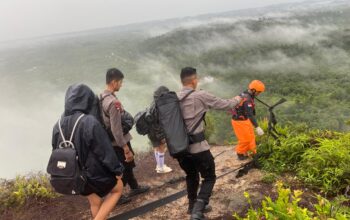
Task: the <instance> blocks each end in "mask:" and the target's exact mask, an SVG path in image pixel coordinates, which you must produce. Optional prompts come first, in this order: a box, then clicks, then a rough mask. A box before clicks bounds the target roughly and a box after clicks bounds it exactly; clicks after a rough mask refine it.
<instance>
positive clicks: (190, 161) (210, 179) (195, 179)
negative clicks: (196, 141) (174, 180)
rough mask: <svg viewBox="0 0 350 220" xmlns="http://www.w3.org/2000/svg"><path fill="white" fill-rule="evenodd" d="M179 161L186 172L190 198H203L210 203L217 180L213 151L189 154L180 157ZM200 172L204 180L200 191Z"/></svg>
mask: <svg viewBox="0 0 350 220" xmlns="http://www.w3.org/2000/svg"><path fill="white" fill-rule="evenodd" d="M178 161H179V164H180V166H181V168H182V169H183V170H184V171H185V173H186V184H187V197H188V199H189V200H195V199H202V200H204V202H206V203H207V204H208V203H209V198H210V196H211V194H212V191H213V188H214V185H215V181H216V175H215V162H214V157H213V155H212V154H211V152H210V151H209V150H207V151H203V152H200V153H197V154H189V155H186V156H183V157H182V158H178ZM199 174H200V175H201V177H202V178H203V181H202V185H201V188H200V191H199V193H198V188H199ZM197 193H198V194H197Z"/></svg>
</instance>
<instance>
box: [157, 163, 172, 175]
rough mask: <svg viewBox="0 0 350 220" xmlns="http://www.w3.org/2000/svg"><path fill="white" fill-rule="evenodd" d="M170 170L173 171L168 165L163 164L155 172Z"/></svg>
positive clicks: (167, 171)
mask: <svg viewBox="0 0 350 220" xmlns="http://www.w3.org/2000/svg"><path fill="white" fill-rule="evenodd" d="M171 171H173V169H171V168H170V167H168V166H167V165H165V164H164V166H163V168H160V167H159V169H157V173H170V172H171Z"/></svg>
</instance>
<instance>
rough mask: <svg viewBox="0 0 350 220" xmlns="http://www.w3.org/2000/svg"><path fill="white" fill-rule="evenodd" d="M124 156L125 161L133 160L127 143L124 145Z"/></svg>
mask: <svg viewBox="0 0 350 220" xmlns="http://www.w3.org/2000/svg"><path fill="white" fill-rule="evenodd" d="M123 149H124V156H125V162H131V161H133V160H134V154H133V153H132V151H131V150H130V148H129V146H128V145H125V146H124V148H123Z"/></svg>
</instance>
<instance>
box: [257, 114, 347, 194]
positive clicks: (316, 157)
mask: <svg viewBox="0 0 350 220" xmlns="http://www.w3.org/2000/svg"><path fill="white" fill-rule="evenodd" d="M260 124H261V125H262V126H264V127H266V121H265V122H261V123H260ZM277 130H278V132H279V133H281V134H282V135H281V136H280V137H279V140H274V139H273V138H269V137H268V136H263V137H259V138H258V141H259V142H260V144H259V145H258V154H259V162H260V164H261V165H262V168H263V169H264V170H267V171H269V172H274V173H283V172H292V173H297V176H298V177H299V179H301V180H302V181H303V182H304V183H306V184H307V185H309V186H311V187H313V188H314V189H321V190H322V191H323V192H325V193H329V194H337V193H339V192H341V191H342V190H344V189H345V187H346V186H348V185H349V184H350V166H349V164H350V134H345V133H340V132H333V131H327V130H315V129H309V128H308V127H307V126H305V124H300V125H298V124H296V125H292V124H289V125H287V126H284V127H277Z"/></svg>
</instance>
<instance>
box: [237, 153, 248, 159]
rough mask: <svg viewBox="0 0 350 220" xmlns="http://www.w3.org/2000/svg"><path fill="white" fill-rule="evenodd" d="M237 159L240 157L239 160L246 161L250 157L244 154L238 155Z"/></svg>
mask: <svg viewBox="0 0 350 220" xmlns="http://www.w3.org/2000/svg"><path fill="white" fill-rule="evenodd" d="M237 157H238V160H246V159H248V158H249V157H248V156H246V155H244V154H237Z"/></svg>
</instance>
